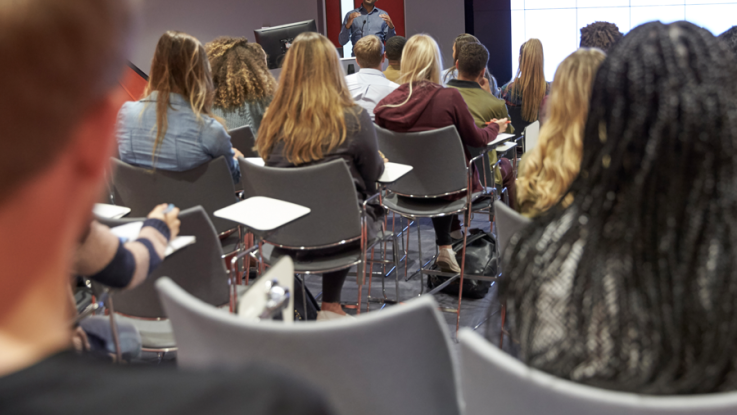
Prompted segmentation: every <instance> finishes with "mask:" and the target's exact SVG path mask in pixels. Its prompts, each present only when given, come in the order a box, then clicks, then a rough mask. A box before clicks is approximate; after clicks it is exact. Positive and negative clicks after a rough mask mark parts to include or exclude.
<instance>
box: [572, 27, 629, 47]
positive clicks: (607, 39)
mask: <svg viewBox="0 0 737 415" xmlns="http://www.w3.org/2000/svg"><path fill="white" fill-rule="evenodd" d="M622 36H623V35H622V32H620V31H619V27H617V25H615V24H614V23H609V22H594V23H591V24H590V25H588V26H586V27H582V28H581V45H580V46H581V47H582V48H599V49H601V50H603V51H604V52H609V49H610V48H611V47H612V46H614V44H615V43H617V42H619V40H620V39H622Z"/></svg>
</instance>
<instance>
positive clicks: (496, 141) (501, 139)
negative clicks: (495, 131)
mask: <svg viewBox="0 0 737 415" xmlns="http://www.w3.org/2000/svg"><path fill="white" fill-rule="evenodd" d="M512 138H514V134H506V133H502V134H499V135H497V136H496V139H494V141H492V142H491V143H489V144H487V145H486V147H487V148H489V147H491V148H493V147H496V146H498V145H499V144H502V143H504V142H505V141H509V140H510V139H512Z"/></svg>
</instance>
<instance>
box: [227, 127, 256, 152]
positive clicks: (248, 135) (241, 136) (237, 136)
mask: <svg viewBox="0 0 737 415" xmlns="http://www.w3.org/2000/svg"><path fill="white" fill-rule="evenodd" d="M228 133H229V134H230V143H231V144H232V145H233V147H235V148H236V149H237V150H238V151H240V152H241V153H243V157H258V153H257V152H256V151H255V150H254V149H253V147H254V146H255V145H256V137H255V136H254V135H253V131H252V130H251V127H250V126H248V125H244V126H242V127H238V128H234V129H232V130H230V131H229V132H228Z"/></svg>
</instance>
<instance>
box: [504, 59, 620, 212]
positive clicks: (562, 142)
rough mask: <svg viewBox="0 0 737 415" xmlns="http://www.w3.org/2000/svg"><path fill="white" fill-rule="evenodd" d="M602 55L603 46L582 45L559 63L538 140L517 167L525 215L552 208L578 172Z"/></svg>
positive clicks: (520, 195)
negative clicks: (591, 97)
mask: <svg viewBox="0 0 737 415" xmlns="http://www.w3.org/2000/svg"><path fill="white" fill-rule="evenodd" d="M604 58H606V55H604V53H603V52H601V51H600V50H599V49H588V48H581V49H579V50H577V51H576V52H573V53H572V54H571V55H569V56H568V57H567V58H566V59H565V60H564V61H563V62H562V63H561V64H560V66H558V70H557V71H556V72H555V80H554V81H553V86H552V92H551V94H550V100H549V102H548V104H547V109H546V110H547V113H548V118H547V121H546V122H545V125H544V126H543V127H542V128H541V129H540V137H538V141H537V145H536V146H535V148H533V149H532V151H530V152H529V153H527V154H525V156H524V157H523V158H522V161H521V163H520V167H519V173H518V179H517V200H518V202H519V211H520V213H522V214H523V215H524V216H527V217H535V216H538V215H540V214H541V213H543V212H545V211H546V210H548V209H550V208H551V207H552V206H553V205H555V204H556V203H558V201H559V200H560V198H561V197H562V196H563V195H564V194H565V193H566V191H568V187H569V186H570V185H571V183H572V182H573V179H575V178H576V176H578V169H579V168H580V167H581V154H582V152H583V148H582V147H583V127H584V124H585V123H586V116H587V115H588V111H589V97H590V96H591V86H592V84H593V82H594V77H595V76H596V71H597V70H598V69H599V65H601V62H603V61H604ZM569 202H570V200H568V201H567V202H564V203H569Z"/></svg>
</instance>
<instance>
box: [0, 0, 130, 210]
mask: <svg viewBox="0 0 737 415" xmlns="http://www.w3.org/2000/svg"><path fill="white" fill-rule="evenodd" d="M132 20H133V10H132V9H131V4H130V2H129V1H126V0H24V1H0V56H2V57H3V73H4V74H6V75H5V76H2V77H0V91H2V94H1V96H0V126H2V128H1V129H2V141H3V151H2V152H0V203H3V202H4V201H5V200H6V199H7V198H9V197H12V195H13V192H14V191H15V190H16V189H18V188H20V187H21V186H22V185H23V183H24V182H26V181H27V180H30V179H31V178H32V177H34V176H35V175H37V174H40V173H41V172H43V171H45V170H46V167H47V166H51V165H52V164H53V163H54V162H55V159H56V157H57V156H59V155H60V154H61V153H62V151H63V149H64V148H65V147H66V146H67V145H68V143H69V140H70V138H71V133H72V131H73V130H74V128H76V126H77V124H78V123H79V122H80V121H81V120H82V119H83V117H85V115H86V114H87V113H88V112H89V111H90V110H91V109H92V107H93V106H94V105H95V103H96V101H98V100H100V99H102V98H104V97H105V95H107V94H108V93H109V92H110V91H111V90H112V89H113V88H115V87H116V86H117V82H118V80H119V77H120V75H121V73H122V71H123V69H124V68H125V58H126V55H127V54H128V50H127V46H128V41H129V38H128V35H129V31H130V26H131V23H132Z"/></svg>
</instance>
